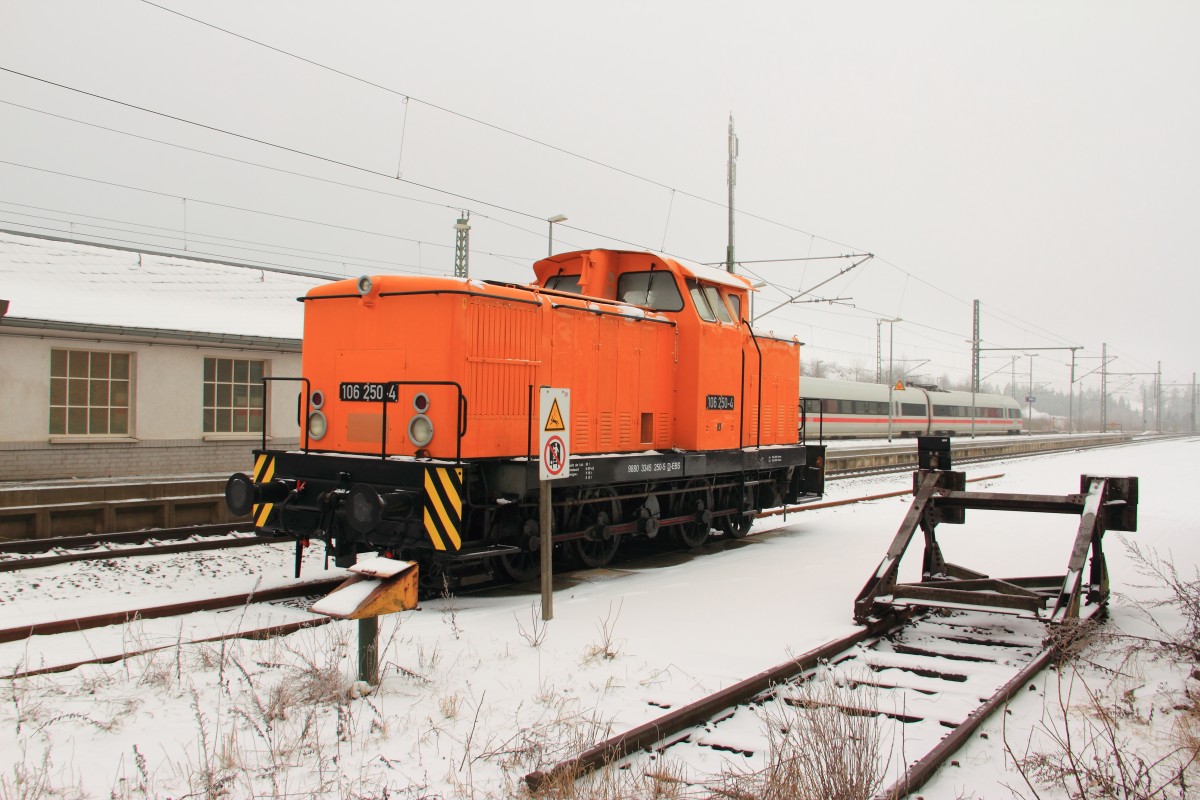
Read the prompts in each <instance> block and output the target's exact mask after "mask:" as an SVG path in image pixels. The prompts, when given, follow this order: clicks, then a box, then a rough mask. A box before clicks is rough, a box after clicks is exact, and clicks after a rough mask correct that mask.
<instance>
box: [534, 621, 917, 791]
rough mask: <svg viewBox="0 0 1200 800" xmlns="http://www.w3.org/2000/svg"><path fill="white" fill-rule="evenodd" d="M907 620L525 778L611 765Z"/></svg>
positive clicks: (838, 643)
mask: <svg viewBox="0 0 1200 800" xmlns="http://www.w3.org/2000/svg"><path fill="white" fill-rule="evenodd" d="M906 619H907V616H906V615H897V616H893V617H888V618H884V619H880V620H876V621H875V622H873V623H872V624H870V625H867V626H864V627H862V628H860V629H859V630H857V631H855V632H854V633H852V634H850V635H849V636H846V637H843V638H841V639H837V640H834V641H831V642H827V643H826V644H823V645H821V646H820V647H817V648H815V649H813V650H809V651H808V652H807V653H804V654H802V655H799V656H797V657H796V658H794V659H791V660H790V661H785V662H784V663H782V664H779V665H778V666H775V667H772V668H770V669H767V670H764V671H762V672H760V673H758V674H756V675H752V676H751V677H749V678H746V679H744V680H741V681H738V682H737V683H735V684H733V685H732V686H729V687H727V688H725V689H722V690H721V691H719V692H716V693H715V694H711V695H709V696H708V697H705V698H703V699H701V700H697V701H696V702H695V703H690V704H688V705H686V706H683V707H681V708H678V709H675V710H674V711H671V712H669V713H667V714H664V715H662V716H660V717H658V718H657V719H654V720H651V721H650V722H647V723H645V724H643V725H639V726H637V727H636V728H633V729H632V730H629V731H626V732H625V733H622V734H619V735H617V736H613V737H611V738H609V739H606V740H604V741H603V742H600V743H599V744H597V745H594V746H593V747H590V748H588V749H587V750H585V751H584V752H582V753H580V754H579V755H578V756H576V757H575V758H572V759H568V760H566V761H562V762H560V763H558V764H556V765H555V766H554V767H552V768H550V769H549V770H546V771H544V772H543V771H541V770H538V771H536V772H531V773H529V774H528V775H526V776H525V783H526V785H527V786H529V788H530V789H532V790H535V791H536V790H537V788H538V787H540V786H542V785H543V784H545V783H546V781H548V780H551V779H553V778H555V777H557V776H559V775H562V774H568V775H579V774H581V773H583V772H587V771H591V770H594V769H597V768H598V767H603V766H605V765H607V764H610V763H612V762H613V761H616V760H617V759H620V758H622V757H624V756H626V755H628V754H629V753H632V752H633V751H635V750H637V749H639V748H641V747H645V746H647V745H649V744H653V743H654V742H658V741H662V740H663V739H666V738H668V737H670V736H672V735H674V734H676V733H678V732H679V731H682V730H685V729H687V728H690V727H692V726H694V725H698V724H700V723H701V722H704V721H705V720H707V719H709V718H710V717H711V716H712V715H713V714H714V713H715V712H717V711H720V710H722V709H725V708H729V707H730V706H734V705H737V704H738V703H741V702H744V701H746V700H749V699H750V698H752V697H754V696H755V695H757V694H760V693H761V692H764V691H766V690H767V689H770V688H771V687H772V686H775V685H777V684H780V683H784V682H785V681H788V680H790V679H792V678H794V677H796V676H797V675H799V674H801V673H802V672H804V671H805V670H807V669H812V668H813V667H815V666H816V665H817V663H818V662H820V661H821V660H823V659H828V658H829V657H831V656H834V655H837V654H838V653H840V652H842V651H844V650H846V649H848V648H850V647H853V646H854V645H856V644H859V643H861V642H864V641H866V640H868V639H871V638H875V637H879V636H883V635H885V634H886V633H888V632H889V631H892V630H895V629H896V628H899V627H900V626H902V625H903V624H904V621H905V620H906Z"/></svg>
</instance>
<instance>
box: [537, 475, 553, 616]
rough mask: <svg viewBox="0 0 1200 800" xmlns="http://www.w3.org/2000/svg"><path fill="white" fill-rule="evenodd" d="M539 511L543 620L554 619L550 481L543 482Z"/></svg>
mask: <svg viewBox="0 0 1200 800" xmlns="http://www.w3.org/2000/svg"><path fill="white" fill-rule="evenodd" d="M538 495H539V503H538V511H539V518H540V524H539V527H540V528H541V539H542V543H541V550H542V553H541V555H542V619H543V620H546V621H549V620H552V619H554V574H553V570H554V530H553V522H552V519H551V516H552V515H551V511H550V481H542V482H541V491H540V492H539V493H538Z"/></svg>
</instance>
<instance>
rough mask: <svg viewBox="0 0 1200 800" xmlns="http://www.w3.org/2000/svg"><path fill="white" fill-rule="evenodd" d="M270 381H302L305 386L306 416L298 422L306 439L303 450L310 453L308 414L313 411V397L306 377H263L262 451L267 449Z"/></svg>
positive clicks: (310, 385)
mask: <svg viewBox="0 0 1200 800" xmlns="http://www.w3.org/2000/svg"><path fill="white" fill-rule="evenodd" d="M268 381H300V382H301V383H303V384H304V414H303V415H301V417H300V419H298V420H297V422H298V423H299V424H300V433H301V435H302V436H303V437H304V439H303V442H304V445H303V447H302V448H301V449H302V450H304V452H305V453H307V452H308V412H309V411H310V410H311V405H310V402H311V397H312V384H311V383H310V382H309V380H308V378H304V377H299V378H286V377H282V376H280V377H278V378H272V377H267V376H266V375H264V376H263V378H262V384H263V396H262V408H261V409H260V410H261V411H262V415H263V429H262V449H263V450H266V449H267V382H268ZM298 400H299V398H297V401H298ZM298 410H299V402H297V411H298Z"/></svg>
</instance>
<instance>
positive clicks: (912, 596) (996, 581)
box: [854, 436, 1138, 623]
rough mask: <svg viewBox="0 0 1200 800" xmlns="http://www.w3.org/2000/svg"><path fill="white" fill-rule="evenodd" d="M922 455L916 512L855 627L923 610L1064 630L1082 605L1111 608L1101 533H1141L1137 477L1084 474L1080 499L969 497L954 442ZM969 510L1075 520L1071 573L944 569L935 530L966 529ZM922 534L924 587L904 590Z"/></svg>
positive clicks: (937, 441) (922, 446) (922, 440)
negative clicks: (966, 612)
mask: <svg viewBox="0 0 1200 800" xmlns="http://www.w3.org/2000/svg"><path fill="white" fill-rule="evenodd" d="M918 448H919V450H920V452H919V454H918V455H919V463H920V465H921V469H919V470H917V471H916V472H914V473H913V493H914V497H913V502H912V505H911V506H910V507H909V509H908V513H907V514H906V515H905V517H904V521H903V522H902V523H901V524H900V529H899V530H898V531H897V532H896V536H895V538H894V539H893V540H892V544H891V546H890V547H889V548H888V551H887V555H885V556H884V557H883V560H882V561H881V562H880V563H879V566H878V567H877V568H876V570H875V572H874V573H873V574H872V575H871V578H870V579H869V580H868V581H867V583H866V585H865V586H864V587H863V589H862V591H861V592H859V594H858V598H857V599H856V600H855V601H854V618H855V619H856V620H857V621H859V622H862V623H865V622H868V621H869V620H871V619H873V618H879V617H881V616H883V615H884V614H887V613H890V612H892V611H897V610H900V609H904V608H913V607H923V608H946V609H950V608H958V609H963V608H966V609H980V610H986V611H994V612H1000V613H1007V614H1016V615H1019V616H1024V617H1030V618H1033V619H1040V620H1043V621H1047V622H1055V623H1061V622H1064V621H1066V620H1070V619H1077V618H1078V617H1079V613H1080V606H1081V604H1083V603H1086V604H1094V605H1103V604H1104V603H1105V602H1107V600H1108V595H1109V586H1108V567H1107V565H1106V563H1105V560H1104V533H1105V532H1106V531H1109V530H1117V531H1136V530H1137V502H1138V479H1137V478H1135V477H1116V478H1104V477H1097V476H1093V475H1084V476H1082V477H1081V478H1080V481H1079V484H1080V487H1079V488H1080V491H1079V494H1067V495H1033V494H1002V493H993V492H968V491H964V490H965V488H966V473H964V472H953V471H951V469H950V466H951V459H950V439H949V437H944V436H922V437H919V438H918ZM971 508H975V509H986V510H992V511H1022V512H1035V513H1043V514H1073V515H1076V516H1078V517H1079V527H1078V529H1077V531H1076V534H1075V541H1074V545H1073V546H1072V548H1071V552H1070V556H1069V558H1068V561H1067V569H1066V572H1065V573H1064V574H1062V575H1044V576H1035V577H1021V578H992V577H989V576H988V575H986V574H985V573H983V572H978V571H975V570H973V569H969V568H967V567H964V566H960V565H958V564H950V563H947V562H946V560H945V559H944V558H943V557H942V551H941V547H940V546H939V545H938V541H937V526H938V525H939V524H940V523H946V524H952V525H961V524H963V523H964V522H965V521H966V512H967V509H971ZM918 529H919V530H920V531H921V533H922V535H923V537H924V542H925V552H924V557H923V560H922V564H921V580H920V581H919V582H917V583H900V582H899V581H898V575H899V571H900V561H901V559H902V558H903V557H904V554H905V552H906V551H907V549H908V546H909V544H910V543H911V542H912V540H913V539H914V538H916V533H917V530H918ZM1089 554H1090V555H1091V564H1090V566H1089V565H1088V563H1087V562H1088V556H1089ZM1085 568H1086V569H1087V575H1086V580H1085V574H1084V573H1085Z"/></svg>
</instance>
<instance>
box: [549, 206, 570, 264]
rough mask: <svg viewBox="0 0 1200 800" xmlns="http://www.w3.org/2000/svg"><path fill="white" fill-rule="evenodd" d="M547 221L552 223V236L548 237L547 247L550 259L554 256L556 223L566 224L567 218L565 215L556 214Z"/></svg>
mask: <svg viewBox="0 0 1200 800" xmlns="http://www.w3.org/2000/svg"><path fill="white" fill-rule="evenodd" d="M546 221H547V222H549V223H550V235H549V236H548V237H547V239H548V244H547V247H546V257H547V258H549V257H550V256H552V255H554V223H556V222H566V221H567V218H566V216H565V215H563V214H555V215H554V216H553V217H550V218H549V219H548V220H546Z"/></svg>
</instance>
